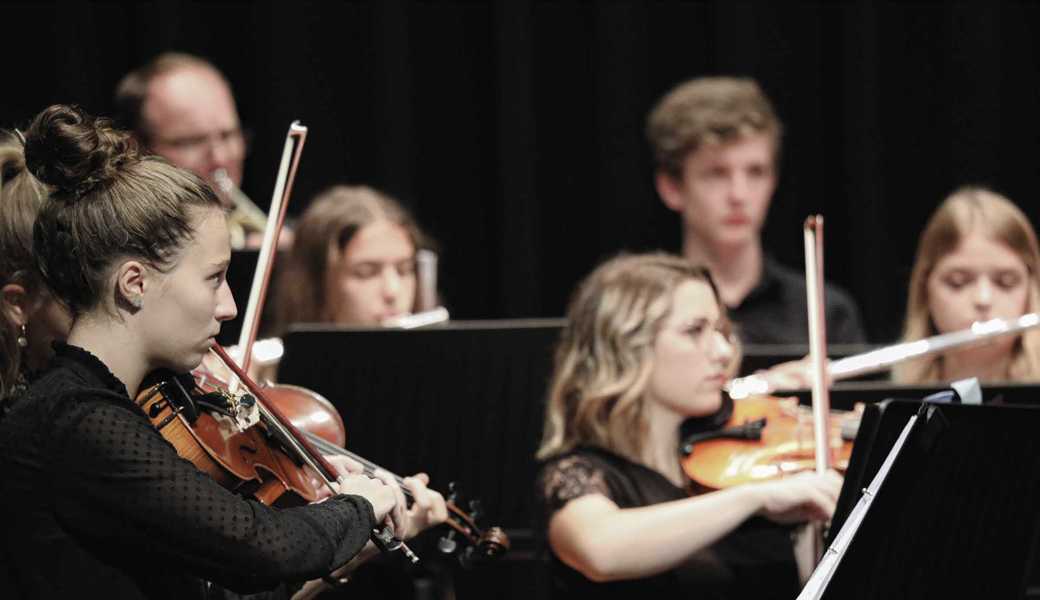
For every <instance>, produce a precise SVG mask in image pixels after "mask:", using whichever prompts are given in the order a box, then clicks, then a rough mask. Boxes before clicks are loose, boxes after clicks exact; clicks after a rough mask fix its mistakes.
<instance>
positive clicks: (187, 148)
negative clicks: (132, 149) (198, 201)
mask: <svg viewBox="0 0 1040 600" xmlns="http://www.w3.org/2000/svg"><path fill="white" fill-rule="evenodd" d="M142 112H143V116H144V121H145V123H147V127H148V143H149V146H150V147H151V149H152V150H153V151H154V152H155V153H157V154H159V155H161V156H163V157H165V158H166V159H167V160H169V161H170V162H171V163H173V164H174V165H176V166H178V167H181V168H182V169H187V170H189V171H191V172H193V173H195V174H196V175H198V176H199V177H201V178H203V179H205V180H207V181H209V182H210V184H211V185H213V184H214V181H213V173H214V172H215V171H216V170H217V169H224V170H225V171H227V174H228V177H229V178H230V179H231V181H232V182H233V183H234V184H235V185H236V186H241V184H242V166H243V163H244V161H245V154H246V143H245V137H244V135H243V132H242V126H241V124H240V123H239V120H238V111H237V110H236V109H235V100H234V98H233V97H232V95H231V90H230V89H229V88H228V86H227V84H226V83H225V82H224V80H223V79H222V78H221V77H220V76H219V75H218V74H217V73H215V72H213V71H212V70H211V69H207V68H202V67H185V68H181V69H177V70H174V71H172V72H170V73H166V74H163V75H160V76H158V77H156V78H155V79H154V80H153V81H152V82H151V84H150V85H149V87H148V97H147V99H146V100H145V103H144V106H143V108H142ZM217 189H219V188H217Z"/></svg>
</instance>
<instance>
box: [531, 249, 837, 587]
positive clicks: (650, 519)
mask: <svg viewBox="0 0 1040 600" xmlns="http://www.w3.org/2000/svg"><path fill="white" fill-rule="evenodd" d="M568 319H569V321H568V325H567V327H566V329H565V330H564V333H563V335H562V338H561V341H560V344H559V348H558V350H557V354H556V362H555V373H554V376H553V379H552V383H551V385H550V391H549V399H548V405H547V408H546V416H545V428H544V437H543V439H542V444H541V447H540V449H539V451H538V458H539V459H541V460H542V461H544V462H543V465H542V469H541V472H540V474H539V478H538V482H537V493H538V497H539V498H540V502H541V505H542V509H543V514H544V518H545V526H546V531H547V539H548V545H549V548H550V550H551V553H552V568H553V575H554V577H553V585H554V591H555V592H557V593H559V594H560V596H561V597H562V594H564V593H566V594H574V593H582V592H588V593H590V594H594V595H595V597H597V598H636V597H639V598H644V597H656V598H665V597H698V598H723V597H724V598H737V597H741V598H742V597H754V598H763V597H780V598H792V597H794V595H796V594H797V591H798V588H799V581H798V573H797V569H796V565H795V560H794V555H793V550H792V546H791V538H790V533H789V530H788V529H786V528H785V527H784V526H783V525H781V524H790V523H795V522H801V521H805V520H807V519H826V518H828V517H829V516H830V515H831V513H832V512H833V510H834V503H835V501H836V499H837V496H838V492H839V488H840V478H839V477H838V476H837V475H836V474H834V473H833V472H830V473H828V474H826V475H825V476H818V475H815V474H805V475H799V476H795V477H791V478H788V479H783V480H778V481H775V482H769V483H761V484H748V485H742V486H737V487H734V488H730V489H726V490H721V491H715V492H709V493H705V494H701V495H697V496H693V497H691V496H690V494H689V492H688V486H687V481H686V479H685V477H684V475H683V473H682V471H681V469H680V466H679V457H678V446H679V429H680V425H681V423H682V422H683V421H684V420H685V419H687V418H690V417H699V416H706V415H710V414H712V413H715V412H716V411H718V410H719V408H720V405H721V401H722V396H721V388H722V385H723V383H724V382H725V381H726V379H727V377H728V375H729V374H731V373H732V371H733V369H734V366H735V363H736V361H737V360H738V357H737V352H736V350H735V348H734V344H735V342H734V341H733V337H732V336H731V333H730V327H729V322H728V320H727V318H726V314H725V310H724V309H723V308H722V305H721V303H720V302H719V298H718V293H717V292H716V290H715V287H714V284H713V283H712V281H711V278H710V277H709V275H708V273H707V271H706V270H705V269H703V268H701V267H697V266H694V265H691V264H690V263H688V262H687V261H685V260H684V259H682V258H678V257H672V256H667V255H662V254H649V255H635V256H622V257H619V258H615V259H613V260H610V261H608V262H607V263H605V264H603V265H601V266H600V267H599V268H598V269H596V270H595V271H594V272H593V273H592V274H591V275H589V276H588V278H587V279H586V280H585V281H584V282H583V283H582V284H581V286H580V287H579V288H578V290H577V292H576V294H575V296H574V298H573V300H572V301H571V304H570V307H569V309H568ZM760 517H765V518H764V519H763V518H760Z"/></svg>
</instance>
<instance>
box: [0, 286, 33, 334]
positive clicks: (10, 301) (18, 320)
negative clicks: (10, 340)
mask: <svg viewBox="0 0 1040 600" xmlns="http://www.w3.org/2000/svg"><path fill="white" fill-rule="evenodd" d="M0 294H2V295H3V312H4V317H6V318H7V320H9V321H10V322H12V323H14V324H15V325H18V326H21V325H24V324H26V323H27V322H28V321H29V313H30V312H32V311H31V310H30V306H29V304H30V299H29V294H28V293H26V291H25V287H23V286H22V285H20V284H17V283H8V284H6V285H4V287H3V288H0Z"/></svg>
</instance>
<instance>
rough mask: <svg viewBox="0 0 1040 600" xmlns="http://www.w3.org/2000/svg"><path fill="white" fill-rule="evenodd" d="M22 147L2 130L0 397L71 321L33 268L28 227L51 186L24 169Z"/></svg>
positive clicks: (33, 369)
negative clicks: (46, 185)
mask: <svg viewBox="0 0 1040 600" xmlns="http://www.w3.org/2000/svg"><path fill="white" fill-rule="evenodd" d="M22 148H23V145H22V142H21V140H20V139H19V138H18V136H17V135H16V134H15V133H13V132H4V131H0V291H2V297H0V308H2V309H3V325H4V327H3V328H2V329H0V336H2V340H3V341H2V346H0V348H2V352H3V353H2V355H0V356H2V365H3V366H2V367H0V399H5V398H7V397H8V395H9V394H10V393H11V392H12V391H13V390H14V389H15V388H24V387H25V385H26V384H27V383H28V381H29V380H30V379H31V378H32V374H33V373H38V372H39V371H41V370H42V369H43V368H44V367H45V366H46V364H47V361H48V360H49V359H50V355H51V342H52V341H53V340H55V339H59V340H64V339H65V337H66V336H67V335H68V331H69V327H70V326H71V319H70V318H69V315H68V311H66V310H65V308H64V307H63V306H62V304H61V303H60V302H58V301H57V300H55V299H54V297H53V296H52V295H51V294H50V293H49V292H48V291H47V289H46V286H44V285H43V282H42V281H41V280H40V277H39V274H38V273H37V270H36V262H35V259H34V257H33V253H32V227H33V222H35V220H36V213H37V212H38V211H39V209H40V206H41V205H42V204H43V201H44V199H45V198H46V197H47V194H48V193H49V192H48V190H47V189H46V187H45V186H44V185H43V184H41V183H40V182H38V181H37V180H36V179H35V178H34V177H33V176H32V175H31V174H30V173H29V172H28V171H27V170H26V168H25V156H24V154H23V150H22Z"/></svg>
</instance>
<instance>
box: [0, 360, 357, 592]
mask: <svg viewBox="0 0 1040 600" xmlns="http://www.w3.org/2000/svg"><path fill="white" fill-rule="evenodd" d="M56 352H57V355H56V356H55V359H54V361H53V362H52V364H51V367H50V369H48V371H47V372H46V373H45V374H43V375H42V376H41V377H40V378H39V379H38V380H37V381H36V382H35V383H33V384H32V385H31V386H30V387H29V390H28V392H27V393H26V394H24V395H23V396H22V398H21V399H20V400H19V402H18V403H17V405H16V406H15V407H14V408H13V409H12V410H11V411H10V413H8V414H7V416H6V417H5V418H4V419H3V422H2V423H0V472H2V473H3V474H4V475H3V477H0V514H3V515H4V516H5V519H4V522H3V525H2V528H3V529H2V532H3V545H2V547H0V576H2V577H3V578H6V579H9V580H10V585H11V586H12V587H13V588H14V589H16V590H18V591H19V592H21V595H23V596H26V597H41V598H52V597H53V598H58V597H61V598H65V597H87V598H90V597H98V598H102V597H103V598H204V597H212V596H213V595H214V592H215V591H216V590H215V589H214V588H215V586H219V587H227V588H230V589H232V590H235V591H238V592H243V593H245V592H255V591H262V590H268V589H271V588H275V587H277V586H279V585H280V584H282V583H285V582H302V581H304V580H307V579H313V578H317V577H320V576H322V575H324V574H327V573H328V572H330V571H331V570H332V569H334V568H336V567H338V566H340V565H342V564H344V563H346V562H347V561H348V560H350V559H351V558H352V557H353V556H354V555H355V554H357V553H358V552H359V551H360V550H361V548H362V547H363V546H364V545H365V543H366V542H367V540H368V537H369V533H370V532H371V530H372V526H373V522H374V517H373V514H372V506H371V504H369V502H368V501H367V500H365V499H364V498H361V497H359V496H346V495H341V496H336V497H333V498H331V499H330V500H328V501H326V502H322V503H320V504H312V505H309V506H302V507H298V508H289V509H283V510H275V509H271V508H268V507H266V506H264V505H262V504H260V503H259V502H256V501H254V500H251V499H245V498H242V497H240V496H238V495H236V494H234V493H232V492H229V491H228V490H225V489H224V488H222V487H221V486H219V485H218V484H217V483H216V482H214V481H213V480H212V479H210V478H209V477H207V476H206V475H204V474H202V473H201V472H199V471H198V470H196V468H195V467H194V466H193V465H192V464H191V463H189V462H187V461H185V460H183V459H181V458H180V457H178V456H177V453H176V451H175V450H174V448H173V447H172V446H171V445H170V444H169V443H168V442H166V440H164V439H163V438H162V437H161V436H160V435H159V433H157V432H156V431H155V430H154V429H153V428H152V426H151V424H150V423H149V422H148V421H147V419H146V418H145V416H144V414H143V413H141V412H140V410H139V409H138V408H137V407H136V406H135V405H134V404H133V403H132V402H131V400H130V398H129V397H128V395H127V391H126V388H125V386H124V385H123V384H122V383H121V382H120V381H119V380H118V379H117V378H116V377H115V376H114V375H112V373H111V372H110V371H109V370H108V369H107V368H106V367H105V365H104V364H102V363H101V361H99V360H98V359H97V358H96V357H94V356H93V355H91V354H89V353H88V352H86V351H84V350H82V349H79V348H76V347H74V346H68V345H60V344H59V345H57V346H56ZM209 582H212V583H209ZM282 589H285V588H284V586H283V588H282Z"/></svg>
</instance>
